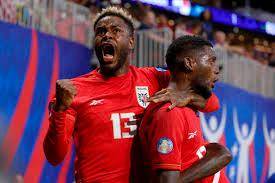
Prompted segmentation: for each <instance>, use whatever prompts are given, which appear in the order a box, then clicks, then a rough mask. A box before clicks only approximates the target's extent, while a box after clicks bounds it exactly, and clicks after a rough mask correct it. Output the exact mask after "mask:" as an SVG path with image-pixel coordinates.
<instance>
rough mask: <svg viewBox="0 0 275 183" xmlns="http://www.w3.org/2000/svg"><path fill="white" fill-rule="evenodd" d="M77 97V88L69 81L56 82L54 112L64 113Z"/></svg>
mask: <svg viewBox="0 0 275 183" xmlns="http://www.w3.org/2000/svg"><path fill="white" fill-rule="evenodd" d="M75 95H76V88H75V86H74V85H73V84H72V82H71V81H70V80H69V79H62V80H57V81H56V92H55V96H56V103H55V106H54V110H55V111H57V112H59V111H64V110H66V109H68V107H70V105H71V104H72V102H73V99H74V97H75Z"/></svg>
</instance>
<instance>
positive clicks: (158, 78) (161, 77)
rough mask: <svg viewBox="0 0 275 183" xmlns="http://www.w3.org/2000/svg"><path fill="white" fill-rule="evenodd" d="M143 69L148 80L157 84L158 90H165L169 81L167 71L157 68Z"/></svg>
mask: <svg viewBox="0 0 275 183" xmlns="http://www.w3.org/2000/svg"><path fill="white" fill-rule="evenodd" d="M143 69H144V71H145V72H146V73H147V75H148V77H149V79H151V80H154V81H155V82H156V83H158V85H159V90H161V89H162V88H167V86H168V84H169V81H170V72H169V71H168V70H165V69H162V68H157V67H145V68H143ZM154 81H153V82H154Z"/></svg>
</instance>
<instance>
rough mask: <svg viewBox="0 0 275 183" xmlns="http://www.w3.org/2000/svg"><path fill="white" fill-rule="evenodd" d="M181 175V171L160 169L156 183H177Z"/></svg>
mask: <svg viewBox="0 0 275 183" xmlns="http://www.w3.org/2000/svg"><path fill="white" fill-rule="evenodd" d="M179 175H180V172H179V171H167V170H158V171H157V173H156V178H155V179H154V180H153V182H154V183H176V182H177V180H178V177H179Z"/></svg>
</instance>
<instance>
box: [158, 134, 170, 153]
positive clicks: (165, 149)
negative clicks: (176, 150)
mask: <svg viewBox="0 0 275 183" xmlns="http://www.w3.org/2000/svg"><path fill="white" fill-rule="evenodd" d="M157 150H158V152H159V153H161V154H168V153H170V152H171V151H172V150H173V142H172V140H170V139H169V138H167V137H162V138H160V139H159V141H158V144H157Z"/></svg>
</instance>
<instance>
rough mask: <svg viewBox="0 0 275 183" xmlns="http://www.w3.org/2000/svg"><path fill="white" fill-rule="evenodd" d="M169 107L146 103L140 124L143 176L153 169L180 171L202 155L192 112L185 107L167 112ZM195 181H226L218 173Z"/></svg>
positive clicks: (202, 145)
mask: <svg viewBox="0 0 275 183" xmlns="http://www.w3.org/2000/svg"><path fill="white" fill-rule="evenodd" d="M169 105H170V103H166V104H163V103H162V104H150V105H149V107H148V108H147V110H146V112H145V114H144V118H143V120H142V123H141V125H140V129H139V136H140V143H141V145H142V156H143V161H144V165H145V169H146V170H147V172H146V175H148V174H151V176H152V173H153V172H154V171H153V170H156V169H164V170H178V171H184V170H185V169H187V168H188V167H190V166H191V165H192V164H193V163H194V162H196V161H198V160H199V159H200V158H202V157H203V156H204V155H205V153H206V149H205V147H204V145H205V144H206V142H205V140H204V139H203V135H202V131H201V127H200V120H199V117H198V115H197V114H196V112H195V111H193V110H192V109H190V108H187V107H184V108H178V107H176V108H174V109H173V110H171V111H168V110H167V107H168V106H169ZM149 177H150V176H149ZM152 177H153V176H152ZM152 177H151V178H152ZM198 182H203V183H208V182H215V183H218V182H220V183H221V182H222V183H224V182H228V181H227V178H226V176H225V175H224V174H220V173H219V172H218V173H217V174H215V175H214V176H210V177H207V178H204V179H202V180H201V181H198Z"/></svg>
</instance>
